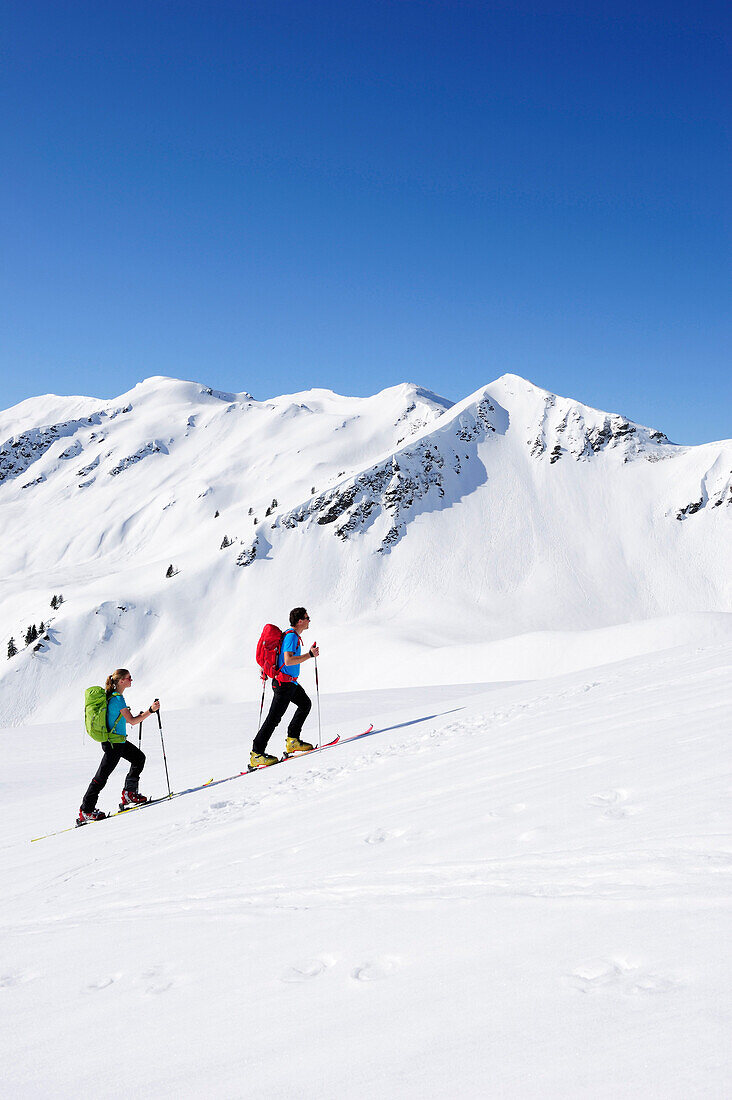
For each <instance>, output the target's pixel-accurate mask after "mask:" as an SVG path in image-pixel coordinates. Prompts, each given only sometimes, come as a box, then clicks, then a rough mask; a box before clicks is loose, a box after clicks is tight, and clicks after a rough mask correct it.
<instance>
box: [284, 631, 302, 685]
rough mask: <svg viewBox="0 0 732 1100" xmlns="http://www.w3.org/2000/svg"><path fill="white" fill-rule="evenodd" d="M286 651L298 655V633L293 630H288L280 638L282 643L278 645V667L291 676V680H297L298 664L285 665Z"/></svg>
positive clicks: (298, 673)
mask: <svg viewBox="0 0 732 1100" xmlns="http://www.w3.org/2000/svg"><path fill="white" fill-rule="evenodd" d="M286 653H294V654H295V656H296V657H299V656H300V635H299V634H298V633H297V631H295V630H288V631H287V633H286V634H285V636H284V638H283V639H282V645H281V646H280V668H281V669H282V671H283V672H284V673H286V674H287V675H288V676H292V678H293V680H297V678H298V676H299V675H300V665H286V664H285V654H286Z"/></svg>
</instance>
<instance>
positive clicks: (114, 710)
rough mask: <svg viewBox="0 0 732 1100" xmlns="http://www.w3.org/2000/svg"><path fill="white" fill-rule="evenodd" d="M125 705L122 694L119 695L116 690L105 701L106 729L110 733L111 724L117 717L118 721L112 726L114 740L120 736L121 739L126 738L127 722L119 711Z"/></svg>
mask: <svg viewBox="0 0 732 1100" xmlns="http://www.w3.org/2000/svg"><path fill="white" fill-rule="evenodd" d="M126 706H127V703H125V697H124V695H120V694H119V692H117V691H116V692H115V693H114V695H113V696H112V697H111V699H110V700H109V702H108V703H107V729H108V730H109V731H110V733H111V731H112V726H114V723H115V722H117V719H118V718H119V722H117V725H116V726H115V727H114V739H115V741H116V740H117V739H118V738H121V739H122V740H123V741H126V740H127V722H126V721H125V719H124V716H123V715H122V714H121V713H120V712H121V711H122V710H123V709H124V708H125V707H126Z"/></svg>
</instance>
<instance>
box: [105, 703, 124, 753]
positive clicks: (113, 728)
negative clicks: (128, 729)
mask: <svg viewBox="0 0 732 1100" xmlns="http://www.w3.org/2000/svg"><path fill="white" fill-rule="evenodd" d="M115 695H119V692H118V691H113V692H112V694H111V695H110V699H114V697H115ZM119 697H120V699H122V698H123V696H121V695H119ZM107 706H109V704H107ZM121 717H122V711H120V712H119V714H118V715H117V717H116V718H115V720H114V725H113V726H112V728H111V730H107V740H108V741H109V740H111V737H112V734H113V733H114V731H115V730H116V729H117V723H118V722H119V720H120V718H121Z"/></svg>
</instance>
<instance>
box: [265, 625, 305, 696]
mask: <svg viewBox="0 0 732 1100" xmlns="http://www.w3.org/2000/svg"><path fill="white" fill-rule="evenodd" d="M288 634H294V635H295V636H296V637H298V638H299V637H300V635H299V634H298V633H297V631H296V630H293V629H292V628H290V630H286V631H285V633H284V634H283V635H282V641H281V642H280V650H282V647H283V645H284V644H285V638H286V637H287V635H288ZM284 667H285V661H284V657H283V659H282V664H281V665H279V666H278V668H277V671H276V672H275V674H274V676H273V677H272V679H273V680H276V681H277V683H278V684H281V683H282V681H281V680H280V678H279V677H280V673H281V672H282V670H283V668H284ZM282 675H283V676H287V680H285V683H286V684H287V683H290V682H291V681H292V680H293V679H294V677H293V676H289V675H288V673H287V672H283V673H282Z"/></svg>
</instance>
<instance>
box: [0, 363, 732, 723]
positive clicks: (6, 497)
mask: <svg viewBox="0 0 732 1100" xmlns="http://www.w3.org/2000/svg"><path fill="white" fill-rule="evenodd" d="M217 513H218V515H217ZM0 518H2V521H3V531H4V538H3V540H2V543H1V544H0V623H1V624H2V635H0V637H2V639H3V641H6V640H7V639H8V638H9V637H10V636H11V635H12V636H13V637H14V638H15V640H16V643H17V644H18V645H20V646H21V652H20V653H18V654H17V656H15V657H13V658H12V660H9V661H5V660H3V661H1V662H0V722H1V723H3V724H4V725H12V724H16V723H24V722H27V721H28V720H32V721H35V722H48V721H57V720H59V718H60V717H61V716H62V715H65V714H69V715H71V714H73V713H76V712H78V706H79V699H80V698H81V693H82V691H83V688H84V687H86V686H87V685H88V684H90V683H94V682H97V681H99V680H100V679H101V678H103V676H104V675H106V673H107V672H109V671H111V670H112V669H113V668H115V667H117V666H120V665H122V666H125V667H131V668H134V671H135V674H136V675H137V676H138V677H140V676H141V677H143V678H147V679H148V680H154V684H155V692H156V694H159V695H161V697H162V696H163V695H165V696H167V697H168V698H170V697H171V695H173V694H177V693H178V684H179V682H180V678H181V675H184V677H185V688H186V701H187V703H188V704H189V705H193V704H197V703H200V704H219V703H225V702H234V701H235V700H236V699H238V698H245V699H250V698H254V697H255V696H256V694H257V692H258V683H257V676H256V670H255V669H254V667H253V662H252V654H253V652H254V646H255V643H256V639H257V637H258V634H259V632H260V630H261V627H262V625H263V624H264V623H265V622H267V621H272V620H274V621H279V622H280V623H283V622H284V621H285V618H286V615H287V612H288V610H289V608H290V607H292V606H295V605H297V604H301V603H304V604H306V605H308V608H309V610H310V612H311V614H312V616H313V633H312V635H311V636H310V637H311V639H312V638H315V640H317V641H318V642H319V644H320V645H321V648H322V652H323V676H324V678H325V681H326V683H325V685H324V686H327V688H328V689H329V690H334V689H339V690H343V691H346V690H354V689H365V688H367V687H369V686H372V685H379V686H383V687H387V686H398V685H402V684H413V685H419V684H429V683H447V682H453V683H456V682H475V681H480V680H487V679H491V680H493V679H497V678H507V679H515V678H524V677H526V676H541V675H551V674H553V673H555V672H557V671H562V670H569V669H571V668H577V667H579V664H578V662H579V663H583V664H584V667H590V666H592V665H593V664H597V663H602V662H603V661H605V660H609V659H613V658H618V657H622V656H624V655H630V654H632V653H641V652H648V651H652V650H659V649H663V648H667V647H668V646H670V645H673V644H675V643H676V642H677V641H678V640H680V639H683V638H687V639H689V640H696V641H698V643H699V644H706V643H710V642H712V641H715V640H723V639H724V638H727V639H730V638H732V627H731V626H730V622H732V619H730V615H731V614H732V590H731V582H730V570H729V547H730V534H731V533H732V441H726V442H721V443H710V444H707V445H704V446H701V447H680V446H675V445H673V444H671V443H669V442H668V440H667V439H666V438H665V436H663V435H662V433H660V432H658V431H654V430H651V429H648V428H643V427H642V426H640V425H636V424H633V423H631V422H630V421H628V420H626V419H624V418H623V417H621V416H618V415H611V414H607V413H604V412H601V411H598V410H595V409H591V408H589V407H587V406H585V405H582V404H580V403H578V402H576V401H572V400H570V399H568V398H563V397H558V396H556V395H554V394H550V393H548V392H547V391H545V390H541V389H539V388H537V387H535V386H532V385H531V383H529V382H527V381H525V380H523V379H520V378H517V377H516V376H513V375H504V376H503V377H502V378H499V379H498V380H497V381H496V382H494V383H492V384H491V385H489V386H486V387H484V388H483V389H481V390H479V391H478V392H477V393H475V394H473V395H471V396H469V397H467V398H465V399H464V400H463V401H461V402H459V403H458V404H456V405H452V404H451V403H450V402H448V401H446V400H444V399H442V398H439V397H438V396H436V395H435V394H431V393H429V392H427V391H425V390H423V389H421V388H419V387H417V386H414V385H403V386H397V387H393V388H391V389H388V390H385V391H383V392H382V393H379V394H376V395H375V396H373V397H370V398H366V399H356V398H347V397H340V396H338V395H336V394H334V393H332V392H330V391H325V390H312V391H308V392H307V393H301V394H294V395H286V396H283V397H276V398H272V399H271V400H268V401H255V400H254V398H252V397H251V396H250V395H249V394H246V393H241V394H224V393H220V392H218V391H215V390H211V389H209V388H207V387H203V386H200V385H198V384H196V383H193V382H182V381H178V380H175V379H170V378H151V379H148V380H147V381H145V382H143V383H141V384H140V385H138V386H136V387H135V388H134V389H133V390H132V391H130V392H129V393H127V394H123V395H121V396H120V397H118V398H116V399H114V400H109V401H100V400H97V399H91V398H82V397H70V398H60V397H55V396H50V395H49V396H46V397H42V398H36V399H34V400H32V401H26V402H23V404H22V405H19V406H16V407H15V408H14V409H10V410H7V411H6V412H5V413H2V414H0ZM255 521H256V522H255ZM169 565H173V566H174V570H175V575H174V576H172V577H170V578H168V577H166V573H167V571H168V567H169ZM55 594H62V595H63V597H64V603H63V604H62V605H61V607H60V608H59V609H58V610H57V611H53V610H51V609H50V608H49V603H50V600H51V597H52V596H53V595H55ZM40 621H43V623H44V626H45V627H47V628H48V636H47V638H46V640H45V641H43V642H41V643H40V644H39V647H38V649H37V650H34V649H32V648H31V649H23V648H22V638H23V636H24V633H25V630H26V628H27V626H28V624H30V623H36V624H37V623H39V622H40ZM629 623H633V624H636V625H635V626H633V628H632V630H631V631H629V629H628V628H627V626H626V624H629ZM612 629H616V630H617V629H620V634H619V636H618V637H619V638H621V639H622V646H621V649H620V650H616V649H615V648H614V643H613V636H612V635H607V634H603V633H600V634H599V635H598V634H596V633H595V632H597V631H600V632H603V631H607V630H612ZM354 654H358V657H357V659H354Z"/></svg>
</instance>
